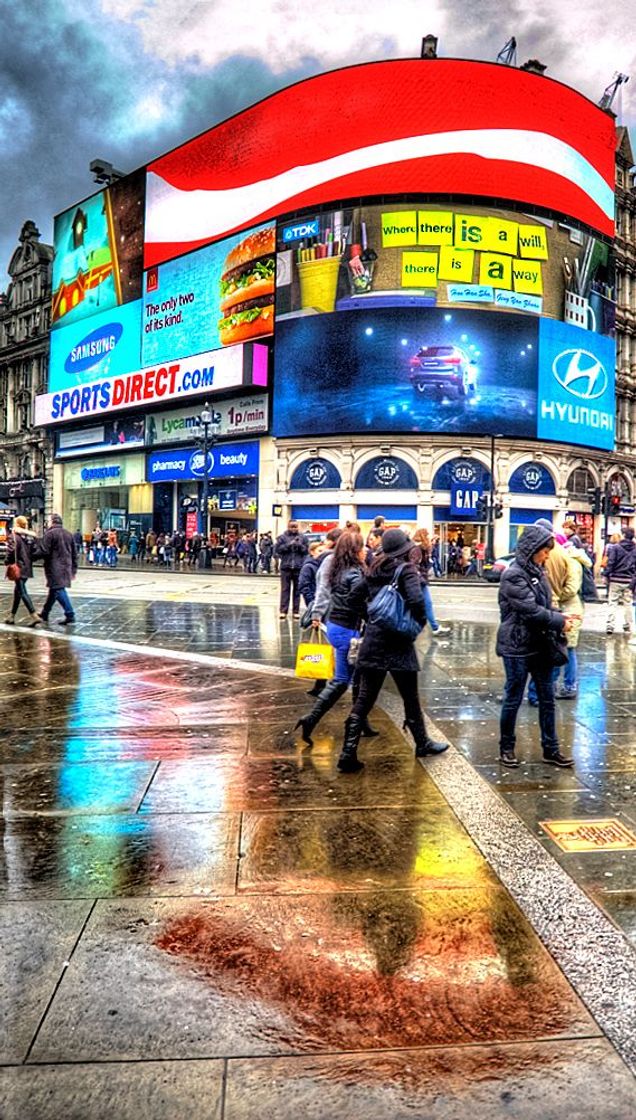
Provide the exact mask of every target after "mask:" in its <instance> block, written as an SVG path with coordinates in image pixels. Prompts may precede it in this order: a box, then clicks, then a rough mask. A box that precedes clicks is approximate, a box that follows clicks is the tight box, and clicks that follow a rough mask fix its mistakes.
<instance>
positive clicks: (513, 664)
mask: <svg viewBox="0 0 636 1120" xmlns="http://www.w3.org/2000/svg"><path fill="white" fill-rule="evenodd" d="M553 548H554V535H553V533H552V532H551V531H550V529H548V528H545V527H544V526H542V525H529V526H528V528H527V529H526V530H525V532H524V533H523V534H522V536H521V537H520V538H519V542H518V544H517V549H516V555H515V559H514V560H513V562H512V564H511V565H510V567H509V568H508V569H507V570H506V571H505V572H504V573H503V575H502V577H501V583H500V584H499V610H500V614H501V623H500V626H499V630H498V631H497V653H498V655H499V657H501V658H503V663H504V669H505V673H506V685H505V689H504V698H503V704H502V706H501V720H500V737H499V758H500V762H501V764H502V765H503V766H509V767H513V766H518V765H519V760H518V758H517V756H516V754H515V746H516V736H515V725H516V722H517V712H518V711H519V707H520V705H521V701H522V700H523V694H524V690H525V687H526V683H527V680H528V677H531V678H532V680H533V681H534V683H535V686H536V689H537V699H538V702H539V725H540V727H541V747H542V750H543V760H544V762H548V763H550V764H551V765H552V766H559V767H568V766H572V765H573V762H572V759H571V758H566V757H565V756H564V755H563V754H561V751H560V749H559V740H558V738H557V733H556V722H555V704H554V687H553V684H552V673H553V663H552V659H551V655H550V636H549V632H550V631H552V632H553V634H554V635H560V634H562V633H563V632H564V631H566V630H569V629H570V628H571V626H572V620H571V619H566V618H565V616H564V615H563V614H561V612H560V611H555V610H553V609H552V606H551V603H552V591H551V589H550V584H549V583H548V580H547V577H546V574H545V572H544V570H543V566H544V564H545V562H546V559H547V557H548V555H549V553H550V551H551V550H552V549H553Z"/></svg>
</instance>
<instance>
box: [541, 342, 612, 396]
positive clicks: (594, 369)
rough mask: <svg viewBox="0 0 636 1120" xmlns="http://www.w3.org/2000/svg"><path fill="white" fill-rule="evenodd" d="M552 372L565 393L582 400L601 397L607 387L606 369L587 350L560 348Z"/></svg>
mask: <svg viewBox="0 0 636 1120" xmlns="http://www.w3.org/2000/svg"><path fill="white" fill-rule="evenodd" d="M552 372H553V374H554V376H555V378H556V379H557V381H558V382H559V385H561V386H562V388H563V389H565V391H566V393H571V394H572V396H573V397H580V398H581V399H582V400H584V401H591V400H594V399H595V398H596V397H602V396H603V393H604V392H605V390H606V389H607V384H608V377H607V370H606V369H605V366H604V365H603V363H602V362H601V361H600V360H599V359H598V358H597V357H596V356H595V355H594V354H591V353H590V351H589V350H562V351H561V353H560V354H557V356H556V358H555V359H554V361H553V363H552Z"/></svg>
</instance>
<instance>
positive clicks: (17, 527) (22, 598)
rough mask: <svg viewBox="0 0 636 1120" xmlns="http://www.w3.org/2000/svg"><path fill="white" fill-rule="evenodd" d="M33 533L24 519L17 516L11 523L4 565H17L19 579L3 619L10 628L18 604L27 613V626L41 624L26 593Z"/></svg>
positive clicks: (29, 577)
mask: <svg viewBox="0 0 636 1120" xmlns="http://www.w3.org/2000/svg"><path fill="white" fill-rule="evenodd" d="M35 539H36V538H35V533H33V532H32V531H31V530H30V529H29V524H28V522H27V519H26V517H22V515H19V516H18V517H16V519H15V521H14V522H13V528H12V530H11V532H10V534H9V537H8V539H7V557H6V564H7V565H9V564H17V566H18V568H19V569H20V578H19V579H17V580H16V581H15V584H14V590H13V603H12V604H11V610H10V612H9V614H8V615H7V617H6V618H5V620H4V621H5V623H7V625H9V626H12V625H13V623H14V622H15V616H16V615H17V613H18V609H19V607H20V603H24V605H25V607H26V609H27V611H28V612H29V616H30V622H28V623H27V626H39V624H40V623H41V622H42V619H41V618H40V616H39V614H37V613H36V610H35V607H34V606H33V602H32V600H31V596H30V595H29V592H28V591H27V580H29V579H31V577H32V575H33V553H34V550H35Z"/></svg>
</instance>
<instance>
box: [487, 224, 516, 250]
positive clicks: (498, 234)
mask: <svg viewBox="0 0 636 1120" xmlns="http://www.w3.org/2000/svg"><path fill="white" fill-rule="evenodd" d="M518 240H519V223H518V222H506V221H504V219H503V218H490V219H489V225H488V238H487V243H486V244H484V246H483V247H484V249H488V250H489V252H491V253H510V254H511V256H513V257H514V256H516V255H517V242H518Z"/></svg>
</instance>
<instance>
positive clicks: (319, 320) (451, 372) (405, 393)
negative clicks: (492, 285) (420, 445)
mask: <svg viewBox="0 0 636 1120" xmlns="http://www.w3.org/2000/svg"><path fill="white" fill-rule="evenodd" d="M276 334H277V339H276V380H275V395H274V424H273V430H274V434H275V435H277V436H293V435H312V436H313V435H316V434H319V433H323V434H324V433H329V432H365V431H368V432H449V433H450V432H456V433H458V434H459V433H475V434H476V433H479V434H487V433H491V432H493V431H496V432H501V433H502V434H504V435H508V436H534V435H535V434H536V408H537V350H538V322H537V320H536V318H532V317H530V316H524V315H513V314H504V313H503V312H493V313H492V314H489V315H484V314H481V313H480V312H479V311H474V310H472V311H467V310H462V311H452V312H446V311H444V310H442V309H440V308H435V307H430V308H422V309H420V308H412V307H396V308H382V307H381V308H377V309H370V310H369V311H368V312H366V313H364V314H359V313H358V312H353V311H349V312H342V313H339V314H338V313H336V314H334V315H309V316H304V317H302V318H293V319H291V320H289V321H287V322H282V323H280V324H278V325H277V327H276Z"/></svg>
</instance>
